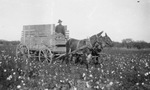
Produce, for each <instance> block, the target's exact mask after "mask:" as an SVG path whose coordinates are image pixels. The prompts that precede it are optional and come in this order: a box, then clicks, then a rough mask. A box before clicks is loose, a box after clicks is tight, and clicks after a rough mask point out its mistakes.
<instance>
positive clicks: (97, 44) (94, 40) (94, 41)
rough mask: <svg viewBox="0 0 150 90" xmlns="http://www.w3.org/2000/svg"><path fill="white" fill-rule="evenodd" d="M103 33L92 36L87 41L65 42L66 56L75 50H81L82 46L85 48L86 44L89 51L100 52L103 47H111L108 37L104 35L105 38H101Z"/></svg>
mask: <svg viewBox="0 0 150 90" xmlns="http://www.w3.org/2000/svg"><path fill="white" fill-rule="evenodd" d="M102 33H103V31H101V32H100V33H98V34H96V35H93V36H91V37H89V38H88V39H82V40H78V39H74V38H71V39H69V40H68V41H67V42H66V54H68V53H70V52H73V51H75V50H77V49H80V48H82V47H83V46H86V45H87V44H88V46H89V48H90V49H92V48H93V49H94V48H96V49H97V50H102V49H103V48H104V47H105V46H107V45H108V46H112V40H111V39H110V37H109V36H108V35H107V34H106V33H105V36H104V37H103V36H102V35H101V34H102Z"/></svg>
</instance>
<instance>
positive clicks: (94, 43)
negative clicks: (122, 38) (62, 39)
mask: <svg viewBox="0 0 150 90" xmlns="http://www.w3.org/2000/svg"><path fill="white" fill-rule="evenodd" d="M95 36H96V41H95V42H94V45H92V43H91V39H90V38H88V41H89V45H90V47H91V48H93V47H94V46H95V44H96V43H98V44H101V42H99V41H98V38H99V37H98V35H97V34H96V35H95Z"/></svg>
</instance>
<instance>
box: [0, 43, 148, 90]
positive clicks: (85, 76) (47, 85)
mask: <svg viewBox="0 0 150 90" xmlns="http://www.w3.org/2000/svg"><path fill="white" fill-rule="evenodd" d="M92 60H93V59H91V61H92ZM149 60H150V50H126V49H125V50H124V49H105V50H104V51H102V55H101V56H100V57H99V58H98V61H99V63H98V64H97V65H95V64H89V68H88V69H87V68H86V66H85V65H84V64H72V63H71V64H66V63H60V62H57V63H53V64H49V63H47V62H45V61H44V62H39V61H37V60H35V59H30V58H29V59H26V60H23V59H17V58H16V57H15V46H10V47H9V46H3V47H2V46H1V47H0V90H149V89H150V61H149Z"/></svg>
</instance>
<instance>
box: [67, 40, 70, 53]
mask: <svg viewBox="0 0 150 90" xmlns="http://www.w3.org/2000/svg"><path fill="white" fill-rule="evenodd" d="M70 41H71V39H69V40H68V41H67V42H66V54H68V53H69V52H70Z"/></svg>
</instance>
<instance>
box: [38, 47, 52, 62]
mask: <svg viewBox="0 0 150 90" xmlns="http://www.w3.org/2000/svg"><path fill="white" fill-rule="evenodd" d="M52 58H53V54H52V52H51V50H50V49H48V48H46V49H43V50H41V51H40V52H39V61H41V62H43V61H45V60H46V61H47V62H48V63H50V64H51V63H52Z"/></svg>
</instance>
